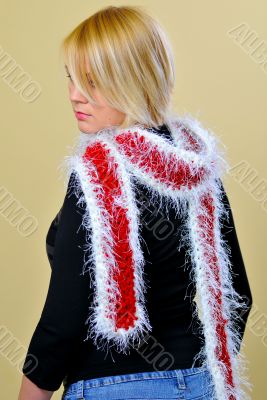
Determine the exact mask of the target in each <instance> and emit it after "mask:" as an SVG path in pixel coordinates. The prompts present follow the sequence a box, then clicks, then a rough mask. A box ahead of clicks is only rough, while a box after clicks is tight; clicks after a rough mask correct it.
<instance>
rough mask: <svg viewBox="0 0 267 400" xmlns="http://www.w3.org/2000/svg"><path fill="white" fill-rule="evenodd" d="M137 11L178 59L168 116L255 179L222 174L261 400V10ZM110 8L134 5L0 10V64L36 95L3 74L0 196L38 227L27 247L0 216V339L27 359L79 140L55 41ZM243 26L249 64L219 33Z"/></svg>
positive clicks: (5, 390)
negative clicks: (66, 171)
mask: <svg viewBox="0 0 267 400" xmlns="http://www.w3.org/2000/svg"><path fill="white" fill-rule="evenodd" d="M142 3H143V5H144V6H145V7H146V9H147V10H148V11H149V12H150V13H151V14H153V15H154V16H155V17H157V18H159V20H160V21H161V23H162V25H163V26H164V27H165V29H166V31H167V33H168V35H169V37H170V40H171V43H172V46H173V49H174V52H175V61H176V73H177V85H176V91H175V98H174V103H175V105H174V108H175V109H176V110H177V112H180V113H183V112H185V111H189V112H191V113H192V114H193V115H195V116H196V117H198V118H199V119H200V120H201V121H202V123H203V124H204V125H205V126H207V127H209V128H210V129H212V130H213V131H214V132H215V133H216V134H217V135H218V136H219V137H220V138H221V139H222V141H223V143H224V144H225V145H226V147H227V154H228V160H229V162H230V164H231V165H236V164H238V163H239V162H241V161H242V160H245V162H246V164H247V166H248V168H249V169H251V170H254V174H255V178H254V181H253V182H246V180H244V181H243V182H241V180H240V179H239V178H236V177H234V176H232V175H228V176H227V178H226V179H225V181H224V184H225V188H226V190H227V193H228V196H229V199H230V202H231V205H232V210H233V214H234V218H235V222H236V227H237V233H238V237H239V241H240V246H241V250H242V253H243V257H244V261H245V264H246V269H247V274H248V278H249V281H250V285H251V289H252V294H253V300H254V306H253V313H252V314H251V316H250V318H249V322H248V326H247V328H246V333H245V337H244V342H243V343H244V347H245V348H244V351H245V353H246V355H247V357H248V358H249V360H250V371H249V374H250V377H251V381H252V383H253V385H254V390H253V399H255V400H262V399H263V398H264V397H265V393H266V378H265V379H264V375H265V373H266V368H267V361H266V355H267V348H266V347H267V315H266V314H267V311H266V279H267V268H266V267H267V265H266V264H267V263H266V261H267V260H266V224H267V203H266V204H265V206H264V205H263V203H262V199H264V198H266V197H267V193H265V192H264V193H263V194H262V196H261V198H260V196H256V195H255V193H254V194H253V193H252V189H253V188H254V187H255V184H256V183H257V182H258V183H260V182H261V183H262V184H265V183H266V178H267V170H266V134H267V128H266V127H267V113H266V101H267V90H266V87H267V64H266V65H265V64H264V63H267V25H266V11H267V7H266V1H264V0H261V1H260V0H254V1H253V2H252V1H248V0H247V1H244V0H242V1H241V0H239V1H237V0H236V1H234V2H233V1H230V0H227V1H224V2H221V1H220V2H219V1H214V0H202V1H193V0H187V1H170V0H164V1H155V0H153V1H152V0H151V1H149V0H145V1H143V2H142ZM110 4H113V5H122V4H127V5H128V4H129V5H130V4H134V5H137V4H141V2H139V1H134V2H131V1H127V0H126V1H125V2H124V3H122V2H119V1H115V0H114V1H112V2H109V1H97V2H96V1H94V2H93V1H79V0H76V1H75V2H73V1H67V0H64V1H62V0H57V1H49V0H48V1H46V2H40V1H33V0H25V1H23V2H21V1H18V0H17V1H14V0H9V1H8V2H4V1H3V0H2V4H0V6H1V7H0V9H1V23H0V35H1V41H0V46H1V48H2V50H1V49H0V54H1V51H4V52H5V53H7V54H8V55H9V56H10V57H12V58H13V59H14V60H15V63H16V64H17V65H18V66H20V68H21V69H22V70H23V71H25V72H26V73H28V74H29V75H30V77H31V79H32V81H36V82H37V84H38V85H40V87H41V92H40V95H39V96H38V97H37V98H35V100H34V101H32V102H29V101H25V93H24V96H23V95H21V93H20V92H19V91H16V90H15V89H14V87H13V86H12V85H11V84H10V82H9V83H8V82H7V81H6V80H5V79H4V77H3V71H2V70H1V69H0V96H1V120H0V121H1V157H0V160H1V168H0V171H1V180H0V185H1V186H2V187H1V191H2V193H3V192H5V193H8V194H9V196H13V197H14V199H15V200H16V201H17V202H18V203H19V204H20V205H21V207H22V209H23V210H24V211H25V212H26V213H28V214H29V215H30V216H31V218H32V221H33V222H34V221H36V223H37V229H36V230H35V231H34V232H32V233H31V234H30V235H26V236H25V231H23V227H22V226H19V225H18V224H16V223H13V224H12V223H11V219H10V217H8V216H6V215H5V214H4V213H3V212H2V209H1V215H0V229H1V238H2V241H1V243H2V244H1V289H0V290H1V292H0V293H1V298H0V307H1V321H0V323H1V331H0V333H3V332H4V331H6V332H8V334H9V335H10V337H11V338H13V339H14V343H16V345H17V346H18V347H20V348H22V349H24V350H25V351H26V350H27V347H28V344H29V341H30V338H31V335H32V333H33V330H34V328H35V326H36V324H37V322H38V320H39V317H40V313H41V310H42V307H43V304H44V301H45V298H46V294H47V289H48V284H49V278H50V266H49V263H48V259H47V256H46V252H45V236H46V233H47V231H48V228H49V225H50V223H51V221H52V219H53V218H54V216H55V215H56V213H57V212H58V210H59V208H60V206H61V204H62V201H63V196H64V186H63V181H62V179H61V178H60V173H59V170H58V165H59V164H60V162H61V161H62V159H63V157H64V156H65V155H66V153H67V151H68V150H67V149H68V147H67V146H69V145H71V144H72V143H73V140H74V138H75V137H76V135H77V123H76V119H75V118H74V116H73V114H72V109H71V107H70V103H69V101H68V96H67V78H65V71H64V70H63V66H62V64H61V62H60V58H59V51H58V48H59V44H60V41H61V39H62V38H63V36H64V35H65V34H67V33H68V32H69V31H70V30H71V29H72V28H73V27H74V26H76V25H77V24H78V23H79V22H80V21H81V20H82V19H84V18H86V17H87V16H89V15H90V14H92V13H93V12H95V11H97V10H98V9H99V8H101V7H103V6H107V5H110ZM242 23H244V24H246V25H247V27H248V28H247V29H248V30H249V29H250V30H251V32H254V36H255V37H256V38H257V41H258V43H259V44H260V43H261V42H262V43H261V47H260V48H261V49H262V52H261V54H260V53H254V55H252V54H251V52H252V50H253V48H252V47H249V48H245V47H244V46H241V45H240V44H238V41H237V40H236V39H235V38H233V36H231V35H230V34H228V33H227V32H228V31H230V30H232V29H234V28H235V27H238V26H239V25H240V24H242ZM255 44H256V42H255V43H254V47H255ZM260 48H259V49H260ZM259 52H260V50H259ZM0 58H1V57H0ZM0 66H1V63H0ZM35 85H36V83H35ZM264 112H265V113H264ZM0 205H1V202H0ZM35 218H36V220H35ZM0 337H2V336H1V335H0ZM0 345H1V340H0ZM0 348H1V357H0V369H1V374H0V386H1V396H2V398H6V399H7V398H8V399H11V398H12V399H16V398H17V394H18V390H19V386H20V382H21V372H20V371H19V366H18V365H19V364H18V363H17V362H15V359H14V354H15V353H13V361H12V353H10V354H9V355H8V354H7V351H6V350H5V349H4V348H2V347H0ZM13 350H14V349H13ZM61 392H62V387H61V389H60V390H59V391H58V392H56V393H55V395H54V397H53V398H55V399H60V394H61Z"/></svg>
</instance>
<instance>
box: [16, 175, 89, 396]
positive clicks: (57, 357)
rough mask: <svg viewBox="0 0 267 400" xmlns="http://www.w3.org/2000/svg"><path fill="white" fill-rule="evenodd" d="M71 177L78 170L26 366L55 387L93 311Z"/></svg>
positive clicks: (30, 374) (43, 385)
mask: <svg viewBox="0 0 267 400" xmlns="http://www.w3.org/2000/svg"><path fill="white" fill-rule="evenodd" d="M71 179H73V175H72V177H71V178H70V181H69V184H68V191H67V194H66V196H65V199H64V202H63V206H62V208H61V211H60V214H61V215H60V221H59V223H58V229H57V233H56V239H55V247H54V252H53V266H52V269H51V277H50V282H49V288H48V293H47V297H46V301H45V304H44V307H43V310H42V313H41V317H40V320H39V322H38V324H37V326H36V328H35V331H34V333H33V336H32V338H31V341H30V345H29V348H28V352H27V355H26V359H25V362H24V366H23V370H22V371H23V373H24V375H26V376H27V377H28V378H29V379H30V380H31V381H32V382H34V383H35V384H36V385H37V386H38V387H40V388H41V389H46V390H51V391H55V390H58V389H59V388H60V386H61V384H62V382H63V379H64V376H65V374H66V372H67V369H68V363H69V362H70V360H71V358H72V355H73V354H74V352H75V348H76V346H77V345H78V343H79V342H80V341H82V340H83V339H85V336H86V335H85V333H86V329H85V321H86V319H87V316H88V315H87V313H88V311H89V297H90V296H89V289H90V288H89V286H90V279H89V273H86V274H84V275H83V274H82V267H83V259H84V242H85V230H84V228H83V227H82V226H81V222H82V213H83V210H82V209H81V207H80V206H78V205H77V197H76V195H75V193H74V192H73V191H70V193H69V189H70V187H71ZM52 233H53V232H52ZM37 284H38V283H37Z"/></svg>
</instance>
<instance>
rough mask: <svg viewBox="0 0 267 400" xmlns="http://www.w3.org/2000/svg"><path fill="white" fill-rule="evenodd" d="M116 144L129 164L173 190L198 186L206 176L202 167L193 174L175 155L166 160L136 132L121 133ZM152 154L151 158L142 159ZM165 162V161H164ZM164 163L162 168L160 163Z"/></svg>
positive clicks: (190, 168) (188, 165)
mask: <svg viewBox="0 0 267 400" xmlns="http://www.w3.org/2000/svg"><path fill="white" fill-rule="evenodd" d="M115 140H116V142H117V143H118V144H119V145H120V151H122V152H123V153H124V155H125V156H126V157H128V159H129V162H130V163H132V164H135V165H137V166H138V167H139V168H140V169H143V170H144V172H146V173H149V174H150V175H151V176H153V178H155V179H157V180H159V181H160V182H161V183H165V184H166V185H168V186H171V187H172V188H173V189H181V186H184V187H187V188H188V189H191V187H192V186H196V185H197V184H199V183H200V182H201V181H202V180H203V178H204V177H205V176H206V174H207V171H206V170H205V168H204V167H199V168H198V169H197V171H196V172H195V171H194V172H193V171H192V167H191V166H190V164H189V163H187V162H185V161H182V160H180V161H177V155H176V154H175V153H174V152H173V153H172V152H171V151H170V153H169V156H168V159H167V160H166V155H165V154H164V152H163V151H160V150H159V149H158V146H157V145H154V144H151V143H149V142H148V140H146V138H145V137H144V136H143V135H140V134H139V133H138V132H123V133H122V134H120V135H117V136H116V138H115ZM151 153H152V157H144V155H148V154H151ZM165 160H166V161H165ZM163 161H164V162H165V165H164V168H162V162H163Z"/></svg>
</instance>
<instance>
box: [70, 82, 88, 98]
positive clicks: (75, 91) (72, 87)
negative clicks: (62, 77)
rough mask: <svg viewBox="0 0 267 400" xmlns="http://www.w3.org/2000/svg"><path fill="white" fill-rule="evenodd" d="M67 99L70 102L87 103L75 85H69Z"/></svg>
mask: <svg viewBox="0 0 267 400" xmlns="http://www.w3.org/2000/svg"><path fill="white" fill-rule="evenodd" d="M69 97H70V100H71V101H80V102H82V103H87V102H88V101H87V98H86V97H85V96H84V95H83V94H82V93H81V92H80V91H79V90H78V89H77V88H76V86H75V85H73V84H72V85H70V88H69Z"/></svg>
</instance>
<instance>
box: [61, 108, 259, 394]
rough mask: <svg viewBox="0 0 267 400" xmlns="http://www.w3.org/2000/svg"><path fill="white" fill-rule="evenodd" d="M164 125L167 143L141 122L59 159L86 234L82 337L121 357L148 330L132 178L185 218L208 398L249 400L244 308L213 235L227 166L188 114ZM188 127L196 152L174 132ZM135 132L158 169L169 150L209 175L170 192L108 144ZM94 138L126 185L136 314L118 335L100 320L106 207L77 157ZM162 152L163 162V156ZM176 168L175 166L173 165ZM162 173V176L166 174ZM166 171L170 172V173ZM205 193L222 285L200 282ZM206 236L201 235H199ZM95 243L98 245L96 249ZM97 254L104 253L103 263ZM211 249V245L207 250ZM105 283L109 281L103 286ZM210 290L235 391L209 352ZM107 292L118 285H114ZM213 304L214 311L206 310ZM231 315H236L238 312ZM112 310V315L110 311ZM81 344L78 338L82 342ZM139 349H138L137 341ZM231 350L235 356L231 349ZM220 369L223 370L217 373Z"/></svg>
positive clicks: (212, 339) (106, 262)
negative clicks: (88, 288)
mask: <svg viewBox="0 0 267 400" xmlns="http://www.w3.org/2000/svg"><path fill="white" fill-rule="evenodd" d="M167 126H168V128H169V129H170V131H171V133H172V139H173V142H172V141H171V140H168V139H166V138H164V137H162V136H160V134H158V133H156V132H153V133H152V132H150V131H148V130H146V129H144V128H143V127H142V126H141V125H137V126H134V127H130V128H128V129H127V130H122V131H120V130H118V129H113V128H108V129H102V130H101V131H98V132H97V133H96V134H85V133H83V132H80V136H79V138H78V141H77V143H76V144H75V146H74V147H73V148H72V150H71V154H70V156H67V157H65V159H64V161H63V163H62V164H61V167H62V169H63V170H64V172H67V174H66V180H65V186H67V184H68V181H69V177H70V174H71V173H72V172H73V171H75V173H76V178H77V179H76V181H75V184H74V187H73V188H74V191H75V193H76V196H77V198H78V204H82V205H84V207H85V212H84V216H83V222H82V224H83V226H84V228H85V230H86V235H87V242H86V256H85V263H84V266H83V273H85V272H86V270H85V267H86V266H88V267H89V272H90V275H91V278H92V279H91V281H92V283H93V285H94V290H95V297H94V300H93V304H92V307H91V312H90V315H89V317H88V319H87V321H86V323H87V322H88V321H89V329H88V336H87V338H86V339H88V337H91V338H93V340H94V343H95V345H96V346H98V340H99V341H100V342H101V344H102V345H103V346H104V345H105V344H108V343H110V342H113V343H114V345H115V346H117V350H118V351H122V352H126V350H127V349H128V348H129V347H130V346H135V345H136V344H135V341H137V342H139V341H140V340H142V338H143V335H144V334H145V333H147V332H148V331H150V330H151V329H152V327H151V325H150V323H149V318H148V314H147V311H146V308H145V297H144V294H145V292H146V284H145V281H144V279H143V272H144V264H145V260H144V258H143V254H142V249H141V246H140V237H139V227H140V221H139V216H140V215H139V214H140V212H139V209H138V208H137V206H136V202H135V195H134V192H135V189H136V188H135V185H134V182H135V180H137V181H139V182H141V183H142V184H144V185H146V187H147V189H148V193H149V195H150V197H151V201H152V202H155V203H157V204H159V207H163V206H165V207H166V212H167V213H168V209H169V207H174V208H175V210H176V213H177V214H178V215H180V216H184V215H187V216H188V217H187V219H186V220H185V230H184V232H186V233H185V236H184V237H183V238H182V240H183V241H184V243H185V244H187V245H188V246H189V249H190V250H189V257H190V259H191V261H192V265H193V268H192V272H191V278H192V280H194V281H195V283H196V289H197V293H198V295H199V297H200V307H201V309H200V311H201V313H202V319H203V321H202V322H203V332H202V333H203V334H204V337H205V345H204V346H203V348H202V349H201V350H200V352H199V353H198V354H197V355H196V357H195V360H196V359H200V360H201V361H202V363H203V365H206V366H207V367H208V369H209V370H210V372H211V374H212V377H213V386H212V387H213V397H214V399H216V400H228V399H229V396H230V395H233V396H234V398H235V399H236V400H250V396H249V395H248V394H247V392H246V390H247V389H248V390H251V387H252V385H251V384H250V382H249V378H248V376H247V375H246V371H247V360H246V358H245V356H244V355H243V354H242V353H241V337H240V334H239V332H238V331H237V329H236V328H235V324H236V322H237V321H238V320H240V318H241V317H240V316H239V314H240V313H241V312H242V310H245V309H246V304H245V303H244V301H243V299H242V297H241V296H240V295H239V294H238V293H237V292H236V291H235V290H234V288H233V285H232V275H231V262H230V258H229V255H230V252H231V249H230V248H229V247H228V245H227V243H226V242H225V241H224V239H223V238H222V236H221V234H220V222H221V220H222V218H223V215H224V214H227V210H226V209H225V207H224V205H223V202H222V201H221V199H222V193H221V189H220V184H219V178H220V179H221V178H222V176H223V175H224V174H225V172H226V171H227V169H228V163H227V161H226V158H225V155H224V152H223V151H222V150H221V149H219V144H220V143H219V139H218V138H217V137H216V136H215V135H214V134H213V133H212V132H210V131H208V130H207V129H205V128H203V126H202V125H201V124H200V123H199V121H197V120H196V119H194V118H193V117H191V116H190V115H187V116H184V117H179V116H177V115H176V116H174V117H173V118H172V119H170V120H169V121H168V124H167ZM183 126H184V127H186V128H189V129H190V131H191V133H192V135H193V136H194V138H195V139H196V140H197V143H198V145H199V149H200V150H199V152H195V151H194V150H190V149H188V147H186V145H187V144H188V143H186V141H185V139H184V136H183V135H182V134H181V129H182V127H183ZM126 131H130V132H138V133H139V134H142V135H143V136H144V137H145V138H146V139H148V140H149V142H150V143H153V144H154V145H155V146H157V148H158V149H159V150H161V151H162V154H163V158H162V159H161V160H160V162H161V165H162V166H163V167H165V168H167V167H168V163H167V155H168V154H169V153H170V152H172V153H173V154H174V155H175V156H176V160H177V162H179V160H181V159H182V160H184V161H185V162H187V163H189V165H190V166H191V171H192V173H198V171H199V168H200V167H205V169H206V170H207V171H208V174H207V177H205V179H204V181H203V182H202V183H201V184H198V185H196V186H195V187H193V188H191V189H189V188H187V187H186V186H184V187H182V188H181V190H174V189H173V188H172V187H171V186H168V187H167V186H166V185H164V184H162V183H160V182H158V181H156V180H155V179H154V177H152V176H151V175H149V174H148V173H147V172H144V171H142V169H140V168H139V167H138V166H136V165H135V163H132V162H131V160H130V159H128V158H127V157H125V156H124V154H123V151H122V150H123V149H120V148H119V146H118V144H117V143H116V142H115V140H114V139H115V137H116V135H119V134H120V133H121V132H126ZM98 140H101V143H103V144H104V145H105V147H106V148H108V149H109V151H110V154H112V157H114V160H115V161H116V162H117V163H118V176H117V179H118V180H119V181H121V183H122V186H123V187H124V188H125V193H124V194H123V196H124V197H123V202H124V205H126V204H127V207H128V212H127V217H128V220H129V222H130V245H131V249H132V250H133V255H134V263H135V275H134V279H135V280H134V288H135V292H136V298H137V316H138V319H137V321H136V324H135V326H134V327H133V328H131V329H129V330H128V331H125V330H124V329H119V330H118V331H117V332H115V331H114V326H113V325H112V322H111V321H112V319H107V318H105V310H106V309H107V307H108V306H109V304H108V297H107V288H108V283H107V278H108V275H109V271H110V270H111V269H113V268H116V265H115V264H116V263H115V259H114V255H113V254H112V239H111V238H112V235H111V232H110V225H109V223H108V222H107V221H108V216H107V215H105V207H104V205H103V204H102V206H101V204H99V197H98V200H97V193H98V192H101V187H100V186H99V187H98V186H97V185H96V184H95V183H92V184H91V183H90V180H89V179H88V175H87V174H88V170H89V171H91V172H90V174H91V175H93V174H95V173H96V171H95V170H94V166H93V164H90V162H88V163H87V165H86V166H85V165H84V163H83V162H82V161H81V156H82V155H83V154H84V151H85V149H86V147H87V146H88V145H90V144H92V143H94V142H96V141H98ZM165 154H166V159H165ZM145 157H146V159H147V160H149V159H150V157H152V154H150V153H146V154H145ZM174 167H175V165H174ZM166 172H168V171H166ZM169 172H170V171H169ZM207 191H211V193H212V198H213V201H214V206H215V227H214V235H215V247H216V252H217V253H216V254H217V257H218V260H219V261H218V262H219V269H220V271H219V273H220V277H221V280H222V285H221V286H220V285H218V283H217V281H216V280H215V279H213V280H211V279H209V280H207V275H206V272H207V268H208V266H207V265H205V258H204V256H203V253H202V251H203V248H202V243H201V240H200V235H199V233H200V229H199V225H198V220H197V216H198V215H199V214H200V213H201V212H202V213H203V214H205V210H203V209H201V204H200V197H201V195H202V194H204V193H207ZM202 233H203V234H204V237H205V230H204V231H203V232H202ZM100 243H101V244H103V245H104V251H103V248H102V247H101V246H100ZM104 252H106V253H108V254H109V258H108V259H107V258H106V257H105V256H104ZM210 252H212V248H210ZM109 284H110V283H109ZM209 286H211V287H212V288H213V289H214V290H215V291H216V292H217V291H218V290H219V289H221V290H222V309H223V317H224V318H225V319H227V320H228V324H227V328H226V329H227V331H226V334H227V340H228V347H227V348H228V351H229V354H230V359H231V367H232V372H233V380H234V389H233V388H232V387H231V386H230V385H227V384H226V380H225V371H223V368H224V367H225V365H224V364H223V363H222V362H220V361H219V360H218V359H217V358H216V356H215V347H216V344H217V336H216V333H215V332H216V328H215V321H214V319H213V318H212V310H213V309H214V308H215V307H216V304H214V299H213V298H212V296H211V293H210V291H209V290H208V287H209ZM111 288H112V290H114V291H116V290H117V288H116V287H115V284H114V282H113V286H112V287H111ZM212 304H213V306H212ZM237 310H238V311H237ZM114 312H115V311H114ZM195 312H196V313H197V314H198V312H197V310H196V311H195ZM197 314H195V315H193V317H194V316H197ZM86 339H85V340H86ZM137 346H138V344H137ZM238 349H240V351H239V352H238ZM221 368H222V369H221Z"/></svg>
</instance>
